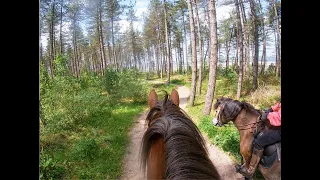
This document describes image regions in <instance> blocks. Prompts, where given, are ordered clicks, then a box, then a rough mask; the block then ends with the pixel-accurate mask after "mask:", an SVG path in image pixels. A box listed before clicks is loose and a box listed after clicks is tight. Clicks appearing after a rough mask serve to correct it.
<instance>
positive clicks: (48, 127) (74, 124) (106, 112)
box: [40, 65, 146, 179]
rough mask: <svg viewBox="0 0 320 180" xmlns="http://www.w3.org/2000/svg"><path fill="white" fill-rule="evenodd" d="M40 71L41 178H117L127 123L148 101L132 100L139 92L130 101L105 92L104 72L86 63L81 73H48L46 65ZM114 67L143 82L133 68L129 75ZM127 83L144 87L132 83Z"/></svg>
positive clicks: (133, 90)
mask: <svg viewBox="0 0 320 180" xmlns="http://www.w3.org/2000/svg"><path fill="white" fill-rule="evenodd" d="M40 73H41V74H40V119H41V122H42V123H41V122H40V125H41V126H40V177H41V179H106V178H107V179H118V178H119V177H120V175H121V163H122V158H123V157H124V154H125V149H126V148H125V147H126V145H127V143H128V135H127V132H128V129H129V128H130V126H131V125H132V124H133V119H135V118H136V115H137V114H138V113H140V112H141V111H143V109H144V104H136V103H132V101H134V100H133V98H131V97H132V96H136V95H135V94H130V95H127V96H126V97H127V99H126V101H123V100H122V99H119V98H122V96H120V97H118V99H117V97H114V96H111V95H108V94H105V89H104V88H105V83H104V82H105V81H104V80H105V78H104V77H98V76H95V75H92V74H90V73H88V72H86V71H85V70H84V69H83V70H82V72H81V77H80V78H74V77H71V76H66V75H63V76H55V78H54V79H50V77H49V76H47V72H46V71H45V69H44V68H43V65H42V66H40ZM115 73H117V76H118V77H119V83H123V82H125V83H126V81H132V82H140V81H141V83H142V80H140V79H139V81H137V79H134V77H136V76H133V74H134V73H132V74H126V76H132V77H130V78H131V79H130V78H129V77H126V78H123V77H122V76H124V75H122V74H121V73H118V72H115ZM133 79H134V80H135V81H134V80H133ZM129 83H130V82H129ZM129 83H127V84H126V85H128V84H129ZM118 87H121V88H124V87H125V86H123V85H121V84H118ZM128 87H130V88H129V90H131V91H132V92H136V91H135V89H133V88H136V87H139V88H140V90H141V91H146V90H145V89H142V88H143V86H138V85H136V86H134V85H133V83H132V84H129V86H128ZM121 92H122V93H123V92H124V91H121ZM140 96H142V95H140ZM130 98H131V99H130ZM144 98H146V97H144ZM44 122H45V123H44Z"/></svg>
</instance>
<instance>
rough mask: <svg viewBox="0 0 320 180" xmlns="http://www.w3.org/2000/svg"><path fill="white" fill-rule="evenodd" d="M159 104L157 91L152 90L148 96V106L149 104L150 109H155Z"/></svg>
mask: <svg viewBox="0 0 320 180" xmlns="http://www.w3.org/2000/svg"><path fill="white" fill-rule="evenodd" d="M157 102H158V95H157V93H156V91H155V90H154V89H152V90H151V91H150V93H149V96H148V104H149V107H150V109H151V108H153V107H154V106H156V104H157Z"/></svg>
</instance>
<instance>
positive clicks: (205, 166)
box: [141, 92, 220, 179]
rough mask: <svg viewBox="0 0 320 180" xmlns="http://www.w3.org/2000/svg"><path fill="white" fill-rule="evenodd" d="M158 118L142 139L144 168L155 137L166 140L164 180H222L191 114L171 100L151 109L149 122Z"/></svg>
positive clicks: (166, 98)
mask: <svg viewBox="0 0 320 180" xmlns="http://www.w3.org/2000/svg"><path fill="white" fill-rule="evenodd" d="M156 118H158V120H156V121H155V122H154V123H153V124H152V125H151V126H150V127H149V128H148V130H147V131H146V132H145V134H144V136H143V139H142V144H141V145H142V151H141V165H142V168H143V171H145V167H146V164H147V161H148V157H149V152H150V149H151V144H152V140H153V139H154V138H157V137H159V136H162V137H163V139H164V144H165V145H164V148H165V172H164V177H163V178H164V179H220V175H219V174H218V171H217V169H216V168H215V167H214V165H213V163H212V162H211V160H210V159H209V156H208V152H207V149H206V146H205V142H204V139H203V137H202V135H201V133H200V131H199V129H198V128H197V126H196V125H195V124H194V123H193V122H192V120H191V119H190V117H189V116H188V115H187V114H186V113H185V112H184V111H183V110H182V109H181V108H180V107H178V106H176V105H175V104H173V102H172V101H171V100H169V99H168V94H167V92H166V93H165V98H164V101H163V102H158V103H157V104H156V106H155V107H153V108H152V109H150V111H149V113H148V115H147V119H146V121H147V123H148V124H149V125H150V122H151V121H152V120H154V119H156Z"/></svg>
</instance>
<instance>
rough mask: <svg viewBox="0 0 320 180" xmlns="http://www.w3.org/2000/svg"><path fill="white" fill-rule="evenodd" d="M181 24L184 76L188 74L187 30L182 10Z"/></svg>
mask: <svg viewBox="0 0 320 180" xmlns="http://www.w3.org/2000/svg"><path fill="white" fill-rule="evenodd" d="M182 22H183V32H184V45H185V49H186V50H185V62H186V63H184V64H185V66H186V68H185V74H188V66H189V65H188V42H187V30H186V26H185V22H184V10H182Z"/></svg>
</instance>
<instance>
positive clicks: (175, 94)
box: [170, 89, 180, 107]
mask: <svg viewBox="0 0 320 180" xmlns="http://www.w3.org/2000/svg"><path fill="white" fill-rule="evenodd" d="M170 99H171V101H172V102H173V104H175V105H176V106H178V107H179V102H180V101H179V94H178V91H176V90H175V89H172V91H171V96H170Z"/></svg>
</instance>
